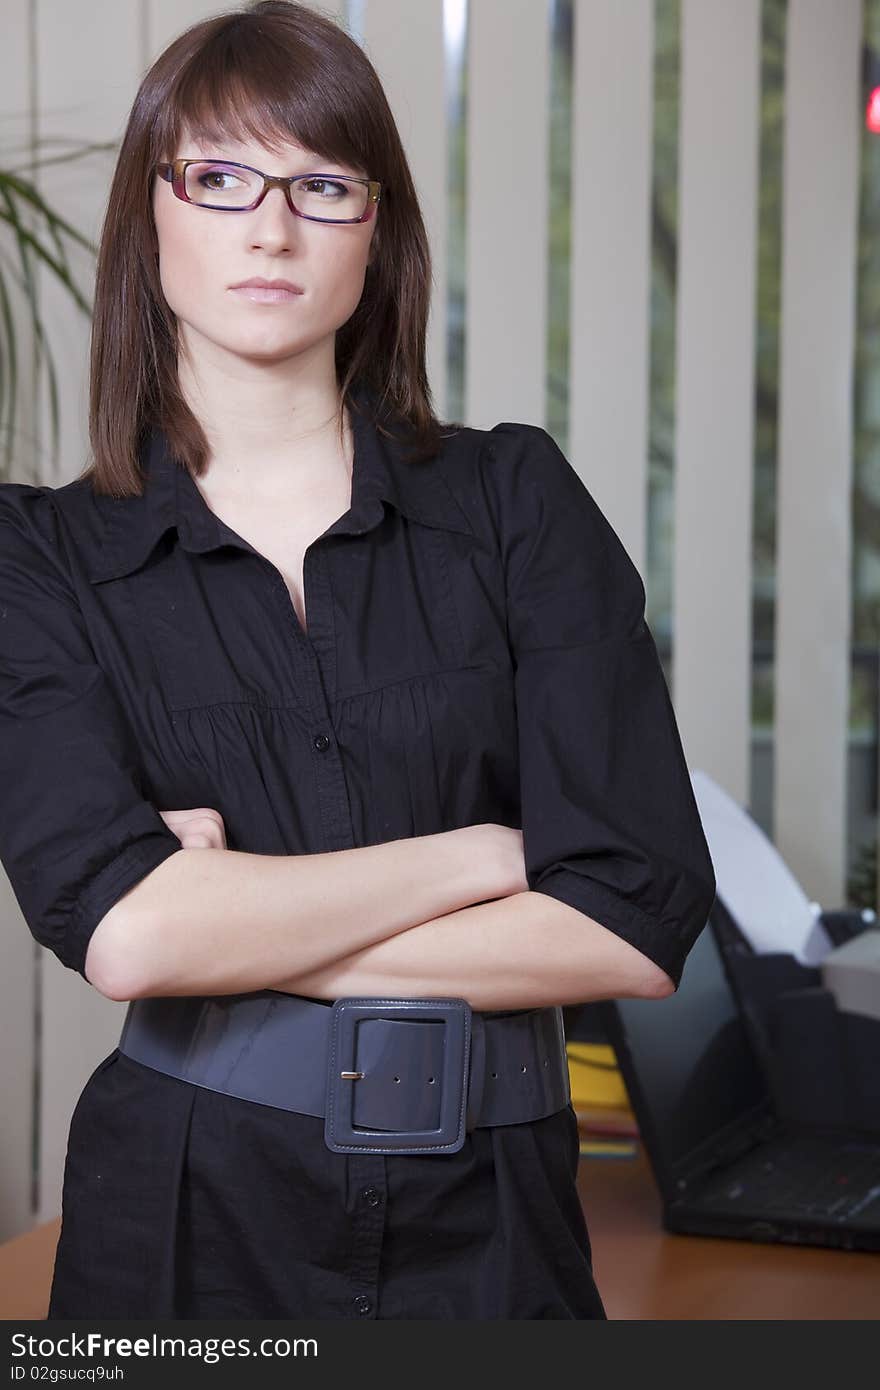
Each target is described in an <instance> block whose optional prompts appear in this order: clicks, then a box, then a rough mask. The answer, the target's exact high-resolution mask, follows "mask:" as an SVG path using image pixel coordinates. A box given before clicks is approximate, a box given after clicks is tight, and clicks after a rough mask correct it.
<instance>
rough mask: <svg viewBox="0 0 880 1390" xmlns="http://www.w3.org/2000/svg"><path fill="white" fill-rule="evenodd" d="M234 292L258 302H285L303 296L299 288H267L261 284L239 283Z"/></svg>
mask: <svg viewBox="0 0 880 1390" xmlns="http://www.w3.org/2000/svg"><path fill="white" fill-rule="evenodd" d="M232 293H233V294H240V295H243V296H244V298H245V299H253V300H254V301H255V302H256V303H257V304H283V303H285V302H286V301H287V300H288V299H300V298H301V295H300V293H299V291H298V290H282V289H265V288H263V287H262V286H260V285H239V286H238V287H237V288H236V289H234V290H233V291H232Z"/></svg>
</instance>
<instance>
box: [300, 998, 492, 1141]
mask: <svg viewBox="0 0 880 1390" xmlns="http://www.w3.org/2000/svg"><path fill="white" fill-rule="evenodd" d="M371 1018H378V1019H403V1020H404V1021H406V1022H414V1021H419V1020H426V1021H435V1020H437V1019H442V1020H443V1022H444V1023H445V1025H446V1033H445V1038H444V1047H443V1066H442V1077H441V1082H442V1090H441V1094H440V1124H439V1127H438V1128H436V1129H409V1130H389V1129H376V1130H374V1129H365V1128H364V1127H363V1126H360V1125H358V1126H357V1127H355V1125H354V1123H353V1120H352V1108H353V1104H354V1087H355V1086H356V1085H357V1084H358V1081H359V1080H360V1079H361V1078H362V1077H363V1075H364V1073H363V1072H361V1071H359V1070H358V1066H357V1055H356V1054H357V1028H358V1024H359V1023H360V1022H361V1021H362V1020H363V1019H371ZM470 1050H471V1006H470V1004H469V1003H468V1001H467V1000H466V999H396V1000H395V999H390V1000H387V1001H386V1000H382V999H374V1000H365V999H337V1000H336V1001H335V1002H334V1004H333V1011H332V1016H331V1019H330V1038H329V1048H328V1069H327V1094H326V1108H325V1115H324V1140H325V1143H326V1145H327V1147H328V1149H332V1150H333V1151H334V1152H336V1153H352V1152H359V1151H365V1152H368V1153H386V1152H387V1153H391V1152H397V1151H409V1152H414V1153H456V1152H457V1151H458V1150H459V1149H460V1148H461V1147H462V1145H463V1144H464V1138H465V1122H466V1103H467V1082H468V1071H469V1062H470Z"/></svg>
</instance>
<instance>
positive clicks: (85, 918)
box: [64, 823, 181, 980]
mask: <svg viewBox="0 0 880 1390" xmlns="http://www.w3.org/2000/svg"><path fill="white" fill-rule="evenodd" d="M163 826H164V823H163ZM180 848H181V844H180V840H179V839H178V838H177V836H176V835H175V834H174V832H173V831H172V830H170V829H169V828H168V827H167V826H164V828H163V829H161V830H158V829H157V830H155V831H153V832H152V833H148V834H145V835H141V836H140V837H139V838H138V839H137V840H136V841H134V842H133V843H131V844H129V845H126V846H125V848H124V849H122V850H120V852H119V853H118V854H117V855H116V858H115V859H112V860H111V861H110V863H109V864H105V865H104V867H103V868H102V869H101V870H100V871H99V872H98V873H97V874H96V875H95V877H94V878H93V879H92V881H91V883H90V884H89V886H88V887H87V888H86V889H85V891H84V892H82V893H81V894H80V896H79V898H78V899H77V906H76V912H75V914H74V919H73V922H72V923H71V930H70V933H69V935H68V937H67V939H66V942H65V956H66V959H65V960H64V964H65V965H67V966H70V967H71V968H72V969H74V970H77V971H78V972H79V973H80V975H82V977H83V979H84V980H87V978H88V977H87V976H86V971H85V962H86V952H87V950H88V946H89V941H90V940H91V938H92V933H93V932H94V930H95V928H96V926H97V925H98V923H99V922H100V921H101V918H102V917H103V916H104V915H105V913H107V912H109V911H110V908H111V907H112V906H113V905H114V903H116V902H118V901H119V899H120V898H121V897H123V895H124V894H125V893H127V892H128V891H129V889H130V888H133V887H134V886H135V884H136V883H140V881H141V879H142V878H146V876H147V874H148V873H150V871H151V870H152V869H156V868H158V866H159V865H160V864H161V863H163V862H164V860H166V859H169V858H170V857H171V855H172V854H176V853H177V851H178V850H179V849H180Z"/></svg>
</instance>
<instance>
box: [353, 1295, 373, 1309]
mask: <svg viewBox="0 0 880 1390" xmlns="http://www.w3.org/2000/svg"><path fill="white" fill-rule="evenodd" d="M354 1306H355V1308H357V1310H358V1312H359V1313H371V1312H372V1311H373V1305H372V1303H371V1302H370V1300H369V1299H368V1298H367V1295H366V1294H364V1293H359V1294H358V1296H357V1298H356V1299H355V1301H354Z"/></svg>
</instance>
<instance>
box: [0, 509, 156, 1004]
mask: <svg viewBox="0 0 880 1390" xmlns="http://www.w3.org/2000/svg"><path fill="white" fill-rule="evenodd" d="M51 494H52V490H51V489H49V488H45V487H33V486H31V485H29V484H24V483H6V484H3V485H0V862H2V864H3V867H4V869H5V870H6V873H7V875H8V877H9V881H10V884H11V886H12V889H13V892H14V894H15V897H16V900H17V902H18V905H19V907H20V908H21V911H22V914H23V916H24V918H25V921H26V922H27V924H28V927H29V929H30V931H31V934H32V935H33V937H34V938H35V939H36V940H37V941H38V942H39V943H40V944H41V945H43V946H46V947H48V949H49V950H51V951H53V952H54V953H55V955H56V956H57V957H58V959H59V960H60V961H61V962H62V964H64V965H65V966H68V967H69V968H71V969H74V970H77V971H78V972H79V973H80V974H81V975H82V976H83V978H84V979H88V977H87V976H86V973H85V958H86V950H87V947H88V944H89V940H90V938H91V935H92V932H93V931H94V929H95V927H96V926H97V925H98V922H99V921H100V920H101V918H102V917H103V916H104V914H105V913H106V912H107V911H108V910H109V909H110V908H111V907H112V906H113V904H114V903H116V902H117V901H118V899H119V898H121V897H122V896H123V894H124V893H126V892H127V891H128V890H129V889H130V888H132V887H134V885H135V884H136V883H137V882H138V881H139V880H140V879H142V878H143V877H144V876H145V875H146V874H147V873H149V871H150V870H151V869H154V868H156V867H157V865H159V864H160V863H162V861H163V860H164V859H167V858H168V857H169V855H171V854H174V853H175V852H176V851H177V850H179V849H180V848H181V843H180V840H179V839H178V837H177V836H176V835H175V834H174V833H173V831H172V830H170V829H169V827H168V826H166V824H165V822H164V821H163V820H162V817H161V816H160V815H159V812H158V810H157V809H156V808H155V807H154V806H153V805H151V803H150V802H148V801H147V800H145V798H144V795H143V790H142V787H141V783H140V776H139V771H138V763H137V750H136V747H135V746H134V745H133V739H132V737H131V732H130V729H129V727H128V725H127V723H126V721H125V719H124V716H123V712H122V709H121V708H120V705H119V703H118V701H117V699H116V697H115V696H114V692H113V690H112V689H111V687H110V686H109V684H108V682H107V679H106V677H105V675H104V672H103V671H102V669H101V667H100V666H99V665H98V664H97V662H96V659H95V654H94V650H93V648H92V645H91V643H90V641H89V638H88V634H87V631H86V627H85V623H84V620H83V614H82V609H81V607H80V605H79V604H78V602H77V599H76V596H75V592H74V590H73V586H72V583H71V579H70V574H69V571H68V570H67V568H66V566H65V561H64V545H63V541H62V538H61V536H60V534H59V527H58V517H57V512H56V509H55V505H54V503H53V500H52V495H51Z"/></svg>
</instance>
